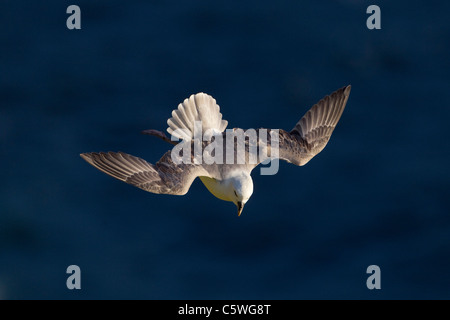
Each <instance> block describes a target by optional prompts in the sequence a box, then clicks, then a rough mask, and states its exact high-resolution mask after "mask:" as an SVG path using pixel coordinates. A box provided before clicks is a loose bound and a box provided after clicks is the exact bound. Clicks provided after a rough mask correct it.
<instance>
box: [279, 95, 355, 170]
mask: <svg viewBox="0 0 450 320" xmlns="http://www.w3.org/2000/svg"><path fill="white" fill-rule="evenodd" d="M350 90H351V86H346V87H343V88H341V89H339V90H337V91H335V92H333V93H332V94H331V95H329V96H326V97H325V98H323V99H322V100H320V101H319V102H318V103H317V104H315V105H314V106H313V107H312V108H311V109H310V110H309V111H308V112H306V114H305V115H304V116H303V117H302V118H301V119H300V121H299V122H298V123H297V124H296V125H295V127H294V128H293V129H292V130H291V131H290V132H289V133H288V132H286V131H284V130H280V134H279V138H280V142H279V152H280V159H283V160H286V161H288V162H291V163H293V164H296V165H298V166H303V165H305V164H306V163H307V162H308V161H309V160H311V159H312V158H313V157H314V156H315V155H317V154H318V153H319V152H320V151H322V150H323V148H325V146H326V145H327V143H328V141H329V140H330V137H331V134H332V133H333V130H334V128H335V127H336V125H337V123H338V121H339V119H340V118H341V115H342V112H343V111H344V108H345V105H346V104H347V100H348V97H349V95H350Z"/></svg>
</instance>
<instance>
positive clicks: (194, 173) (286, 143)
mask: <svg viewBox="0 0 450 320" xmlns="http://www.w3.org/2000/svg"><path fill="white" fill-rule="evenodd" d="M349 94H350V86H347V87H344V88H342V89H340V90H337V91H335V92H334V93H333V94H331V95H330V96H326V97H325V98H323V99H322V100H320V101H319V102H318V103H317V104H316V105H314V106H313V107H312V108H311V109H310V110H309V111H308V112H307V113H306V114H305V115H304V116H303V117H302V118H301V119H300V121H299V122H298V123H297V124H296V126H295V127H294V129H292V130H291V131H290V132H287V131H285V130H282V129H277V130H268V129H258V130H256V131H255V132H256V136H255V137H257V138H256V140H255V139H253V140H252V139H251V138H248V137H247V138H246V139H244V140H241V142H239V141H235V140H234V139H235V138H234V137H232V139H233V142H232V143H231V145H227V139H229V136H228V134H229V133H230V132H229V130H227V131H225V129H226V126H227V124H228V122H227V121H226V120H222V114H221V113H220V109H219V106H218V105H217V104H216V101H215V100H214V99H213V98H212V97H211V96H208V95H206V94H204V93H199V94H196V95H192V96H191V97H190V98H189V99H186V100H185V101H184V102H183V103H182V104H180V105H179V106H178V109H176V110H174V111H173V112H172V118H170V119H169V120H168V122H167V123H168V124H169V128H168V132H169V133H170V134H171V135H172V138H175V139H181V140H182V142H181V143H179V144H177V143H176V142H174V141H172V140H173V139H170V140H169V139H168V138H167V137H166V136H165V135H164V133H162V132H160V131H156V130H146V131H144V133H146V134H150V135H154V136H157V137H159V138H161V139H163V140H165V141H168V142H170V143H172V144H175V147H173V149H172V150H170V151H168V152H166V153H165V154H164V155H163V156H162V158H161V159H160V160H159V161H158V162H157V163H156V164H155V165H152V164H150V163H148V162H147V161H145V160H143V159H141V158H138V157H134V156H132V155H129V154H126V153H123V152H108V153H104V152H100V153H95V152H92V153H83V154H81V157H82V158H83V159H84V160H86V161H87V162H88V163H90V164H91V165H93V166H94V167H96V168H97V169H99V170H101V171H103V172H105V173H107V174H109V175H111V176H112V177H114V178H116V179H119V180H121V181H124V182H126V183H129V184H132V185H134V186H136V187H138V188H141V189H143V190H146V191H149V192H152V193H160V194H161V193H162V194H174V195H183V194H186V193H187V192H188V190H189V188H190V186H191V184H192V182H193V181H194V180H195V178H197V177H199V178H200V180H201V181H202V182H203V184H204V185H205V186H206V188H207V189H208V190H209V191H210V192H211V193H212V194H213V195H214V196H215V197H217V198H219V199H221V200H224V201H231V202H233V203H235V204H236V206H237V208H238V214H239V215H240V214H241V212H242V209H243V207H244V205H245V203H246V202H247V201H248V199H249V198H250V197H251V195H252V193H253V181H252V178H251V176H250V174H251V172H252V170H253V169H254V168H255V167H256V166H257V165H258V164H259V163H261V162H263V161H266V160H273V159H274V158H280V159H282V160H286V161H288V162H290V163H293V164H295V165H299V166H301V165H304V164H306V163H307V162H308V161H309V160H310V159H311V158H313V157H314V156H315V155H316V154H318V153H319V152H320V151H322V149H323V148H324V147H325V145H326V144H327V142H328V140H329V138H330V136H331V134H332V132H333V130H334V128H335V126H336V124H337V122H338V121H339V118H340V117H341V114H342V112H343V110H344V108H345V105H346V102H347V99H348V96H349ZM233 130H236V129H233ZM237 130H240V129H237ZM198 134H200V136H199V135H198ZM274 136H275V137H276V144H273V137H274ZM202 137H207V138H206V139H204V138H202ZM255 141H256V142H255ZM239 143H241V145H239ZM230 146H231V147H230ZM186 147H187V148H186ZM240 147H242V148H241V149H240ZM252 147H255V149H252ZM274 148H276V150H275V149H274ZM180 150H182V152H181V153H182V154H183V155H182V156H181V153H180ZM239 150H243V152H240V153H239ZM255 150H256V157H255V158H252V155H253V153H254V152H255ZM262 150H264V152H262V153H261V151H262ZM275 151H277V152H275ZM252 152H253V153H252ZM230 153H232V154H230ZM199 154H200V155H203V156H205V158H203V159H201V160H204V161H203V162H201V161H200V162H199V161H198V156H199ZM181 158H182V160H183V161H181V162H180V159H181ZM211 159H213V160H214V161H211ZM230 159H231V160H232V161H231V162H230Z"/></svg>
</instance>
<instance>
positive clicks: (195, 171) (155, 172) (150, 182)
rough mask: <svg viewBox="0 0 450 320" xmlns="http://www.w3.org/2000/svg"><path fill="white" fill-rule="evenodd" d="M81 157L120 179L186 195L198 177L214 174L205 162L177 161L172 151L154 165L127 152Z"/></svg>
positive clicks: (140, 185)
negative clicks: (178, 162) (209, 170)
mask: <svg viewBox="0 0 450 320" xmlns="http://www.w3.org/2000/svg"><path fill="white" fill-rule="evenodd" d="M80 156H81V157H82V158H83V159H84V160H86V161H87V162H88V163H89V164H91V165H92V166H94V167H95V168H97V169H99V170H101V171H103V172H104V173H106V174H108V175H110V176H112V177H114V178H116V179H118V180H121V181H123V182H126V183H128V184H131V185H133V186H135V187H138V188H141V189H143V190H145V191H148V192H152V193H158V194H173V195H184V194H186V193H187V192H188V191H189V188H190V186H191V184H192V182H193V181H194V180H195V178H197V177H198V176H207V177H210V176H211V173H210V172H208V170H207V169H205V167H203V166H202V165H195V164H184V163H180V164H176V163H174V162H173V160H172V158H171V151H168V152H166V153H165V154H164V155H163V156H162V157H161V159H160V160H159V161H158V162H157V163H156V164H154V165H153V164H151V163H148V162H147V161H145V160H143V159H141V158H138V157H135V156H132V155H129V154H126V153H123V152H107V153H106V152H99V153H97V152H91V153H82V154H80Z"/></svg>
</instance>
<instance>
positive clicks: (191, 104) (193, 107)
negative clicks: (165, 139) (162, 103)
mask: <svg viewBox="0 0 450 320" xmlns="http://www.w3.org/2000/svg"><path fill="white" fill-rule="evenodd" d="M196 121H201V125H202V134H204V133H205V131H207V130H209V129H212V130H213V131H214V132H215V133H221V132H223V131H224V130H225V128H226V127H227V125H228V121H226V120H222V114H221V113H220V107H219V106H218V105H217V103H216V100H215V99H214V98H213V97H211V96H210V95H207V94H205V93H202V92H201V93H197V94H195V95H191V96H190V97H189V98H188V99H185V100H184V101H183V103H180V104H179V105H178V109H175V110H173V111H172V118H170V119H169V120H167V124H168V125H169V128H167V131H168V132H169V134H171V135H173V136H175V137H177V138H179V139H183V140H190V139H193V138H194V125H195V122H196Z"/></svg>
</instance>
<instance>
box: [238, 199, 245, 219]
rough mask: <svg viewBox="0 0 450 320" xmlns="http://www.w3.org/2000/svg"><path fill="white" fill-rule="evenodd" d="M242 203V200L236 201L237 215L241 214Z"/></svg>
mask: <svg viewBox="0 0 450 320" xmlns="http://www.w3.org/2000/svg"><path fill="white" fill-rule="evenodd" d="M244 204H245V203H242V202H240V201H238V203H237V209H238V216H241V213H242V209H244Z"/></svg>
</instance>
